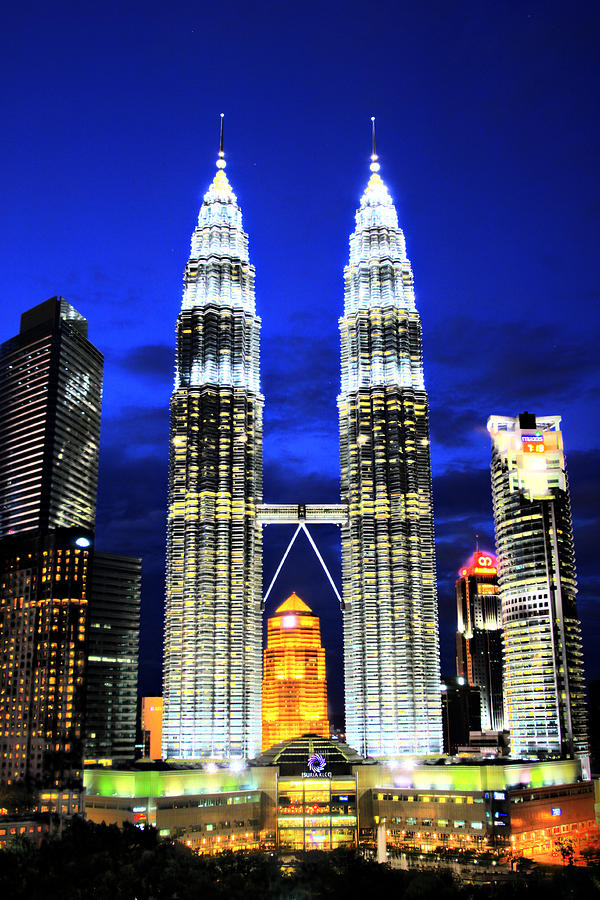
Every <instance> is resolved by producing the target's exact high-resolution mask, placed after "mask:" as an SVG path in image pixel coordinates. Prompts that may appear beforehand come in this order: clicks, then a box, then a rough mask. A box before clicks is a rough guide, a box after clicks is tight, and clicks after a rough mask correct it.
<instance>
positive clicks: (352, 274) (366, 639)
mask: <svg viewBox="0 0 600 900" xmlns="http://www.w3.org/2000/svg"><path fill="white" fill-rule="evenodd" d="M371 173H372V174H371V177H370V179H369V183H368V185H367V187H366V190H365V192H364V194H363V196H362V199H361V201H360V207H359V209H358V211H357V213H356V230H355V231H354V234H353V235H352V236H351V237H350V262H349V264H348V266H347V267H346V269H345V272H344V279H345V304H344V315H343V317H342V319H341V320H340V330H341V348H342V351H341V355H342V384H341V394H340V397H339V399H338V407H339V418H340V450H341V493H342V501H343V502H344V503H347V504H348V512H349V519H348V524H346V525H344V526H343V528H342V567H343V585H344V607H345V609H344V645H345V650H344V656H345V691H346V735H347V741H348V743H349V744H350V746H353V747H356V749H357V750H358V751H359V753H361V754H363V755H365V756H366V755H369V756H389V755H394V754H400V753H439V752H441V750H442V724H441V706H440V672H439V639H438V617H437V596H436V577H435V557H434V541H433V504H432V497H431V464H430V455H429V422H428V401H427V394H426V392H425V386H424V382H423V364H422V353H421V322H420V318H419V314H418V312H417V310H416V307H415V297H414V291H413V275H412V269H411V265H410V262H409V260H408V259H407V256H406V248H405V242H404V235H403V233H402V231H401V229H400V228H399V227H398V217H397V215H396V209H395V207H394V204H393V202H392V199H391V197H390V195H389V193H388V190H387V188H386V186H385V184H384V183H383V181H382V180H381V177H380V176H379V163H378V162H377V155H376V153H375V145H374V142H373V156H372V164H371Z"/></svg>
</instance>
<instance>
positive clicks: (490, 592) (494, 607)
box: [456, 548, 504, 731]
mask: <svg viewBox="0 0 600 900" xmlns="http://www.w3.org/2000/svg"><path fill="white" fill-rule="evenodd" d="M458 574H459V578H458V580H457V582H456V607H457V610H456V611H457V631H456V674H457V675H458V676H459V677H463V678H464V679H465V681H466V683H467V684H469V685H471V686H472V687H478V688H479V691H480V697H481V728H482V729H483V731H502V730H503V728H504V702H503V693H502V637H503V631H502V609H501V606H500V595H499V592H498V567H497V563H496V557H495V556H494V555H493V554H492V553H486V552H485V551H481V550H479V548H477V550H476V551H475V552H474V553H473V555H472V556H471V558H470V560H469V562H468V563H467V565H466V566H464V567H463V568H462V569H461V570H460V571H459V573H458Z"/></svg>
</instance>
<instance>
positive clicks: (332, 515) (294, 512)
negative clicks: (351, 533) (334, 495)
mask: <svg viewBox="0 0 600 900" xmlns="http://www.w3.org/2000/svg"><path fill="white" fill-rule="evenodd" d="M256 519H257V522H258V524H259V525H296V526H297V527H296V530H295V531H294V533H293V535H292V537H291V540H290V542H289V544H288V545H287V548H286V551H285V553H284V554H283V556H282V557H281V562H280V563H279V565H278V566H277V569H276V571H275V574H274V575H273V578H272V580H271V584H270V585H269V587H268V589H267V592H266V594H265V596H264V597H263V601H262V609H264V608H265V604H266V602H267V600H268V599H269V594H270V593H271V591H272V589H273V586H274V584H275V582H276V581H277V576H278V575H279V573H280V572H281V569H282V568H283V564H284V563H285V561H286V559H287V556H288V553H289V552H290V550H291V549H292V547H293V546H294V543H295V541H296V538H297V537H298V535H299V534H300V532H301V531H303V532H304V534H305V535H306V537H307V538H308V542H309V544H310V546H311V547H312V548H313V550H314V551H315V554H316V557H317V559H318V560H319V562H320V563H321V566H322V567H323V571H324V572H325V574H326V576H327V579H328V581H329V584H330V585H331V587H332V588H333V592H334V594H335V596H336V597H337V599H338V600H339V603H340V607H341V609H343V608H344V601H343V600H342V598H341V596H340V592H339V591H338V589H337V586H336V583H335V581H334V580H333V578H332V577H331V573H330V571H329V569H328V568H327V566H326V564H325V560H324V559H323V557H322V556H321V554H320V553H319V548H318V547H317V545H316V544H315V542H314V540H313V536H312V534H311V533H310V531H309V530H308V525H345V524H346V523H347V521H348V507H347V505H346V504H345V503H261V504H259V506H258V507H257V515H256Z"/></svg>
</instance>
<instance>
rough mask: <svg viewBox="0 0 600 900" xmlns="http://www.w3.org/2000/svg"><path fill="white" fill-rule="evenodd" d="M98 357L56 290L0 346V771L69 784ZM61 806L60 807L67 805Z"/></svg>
mask: <svg viewBox="0 0 600 900" xmlns="http://www.w3.org/2000/svg"><path fill="white" fill-rule="evenodd" d="M102 367H103V359H102V355H101V354H100V353H99V352H98V350H96V348H95V347H94V346H92V344H91V343H90V342H89V341H88V339H87V321H86V319H84V318H83V316H81V315H80V313H78V312H77V311H76V310H75V309H74V308H73V307H72V306H71V305H70V304H69V303H67V301H66V300H64V299H63V298H62V297H53V298H52V299H50V300H47V301H46V302H45V303H41V304H39V305H38V306H36V307H34V308H33V309H31V310H29V311H27V312H25V313H24V314H23V315H22V317H21V329H20V332H19V334H18V335H17V336H16V337H14V338H12V339H11V340H9V341H6V342H5V343H4V344H3V345H2V347H1V348H0V537H1V540H0V668H1V671H0V732H1V735H0V778H1V780H2V781H3V782H5V783H12V782H14V781H23V782H25V783H27V784H28V785H30V786H33V787H45V788H48V787H49V788H68V789H71V788H73V789H75V788H76V787H77V785H78V784H79V783H80V781H81V770H82V767H83V727H84V704H85V664H86V646H85V641H86V632H87V625H88V615H87V610H88V603H89V579H90V568H91V554H92V545H93V527H94V519H95V507H96V485H97V476H98V444H99V433H100V407H101V397H102ZM69 808H70V807H69Z"/></svg>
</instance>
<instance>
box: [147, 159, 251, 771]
mask: <svg viewBox="0 0 600 900" xmlns="http://www.w3.org/2000/svg"><path fill="white" fill-rule="evenodd" d="M224 168H225V159H224V156H223V150H222V143H221V151H220V153H219V158H218V161H217V173H216V175H215V177H214V179H213V182H212V184H211V185H210V187H209V189H208V191H207V193H206V194H205V196H204V202H203V204H202V207H201V209H200V214H199V216H198V225H197V227H196V229H195V231H194V233H193V235H192V248H191V255H190V259H189V262H188V264H187V267H186V270H185V279H184V292H183V301H182V307H181V312H180V314H179V318H178V320H177V361H176V371H175V388H174V391H173V396H172V398H171V444H170V462H169V510H168V526H167V578H166V613H165V656H164V718H163V755H165V756H167V757H175V758H201V757H204V758H233V757H238V758H239V757H247V756H252V755H254V754H255V753H256V752H257V751H258V750H259V749H260V726H261V713H260V706H261V612H260V604H261V591H262V584H261V574H262V560H261V532H260V525H258V524H257V519H256V506H257V504H258V503H260V501H261V498H262V412H263V397H262V395H261V393H260V385H259V333H260V319H259V318H258V316H257V315H256V312H255V302H254V268H253V266H251V265H250V263H249V259H248V236H247V235H246V234H245V232H244V231H243V229H242V213H241V210H240V207H239V206H238V204H237V200H236V196H235V194H234V193H233V191H232V189H231V186H230V184H229V181H228V180H227V176H226V175H225V172H224Z"/></svg>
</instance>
